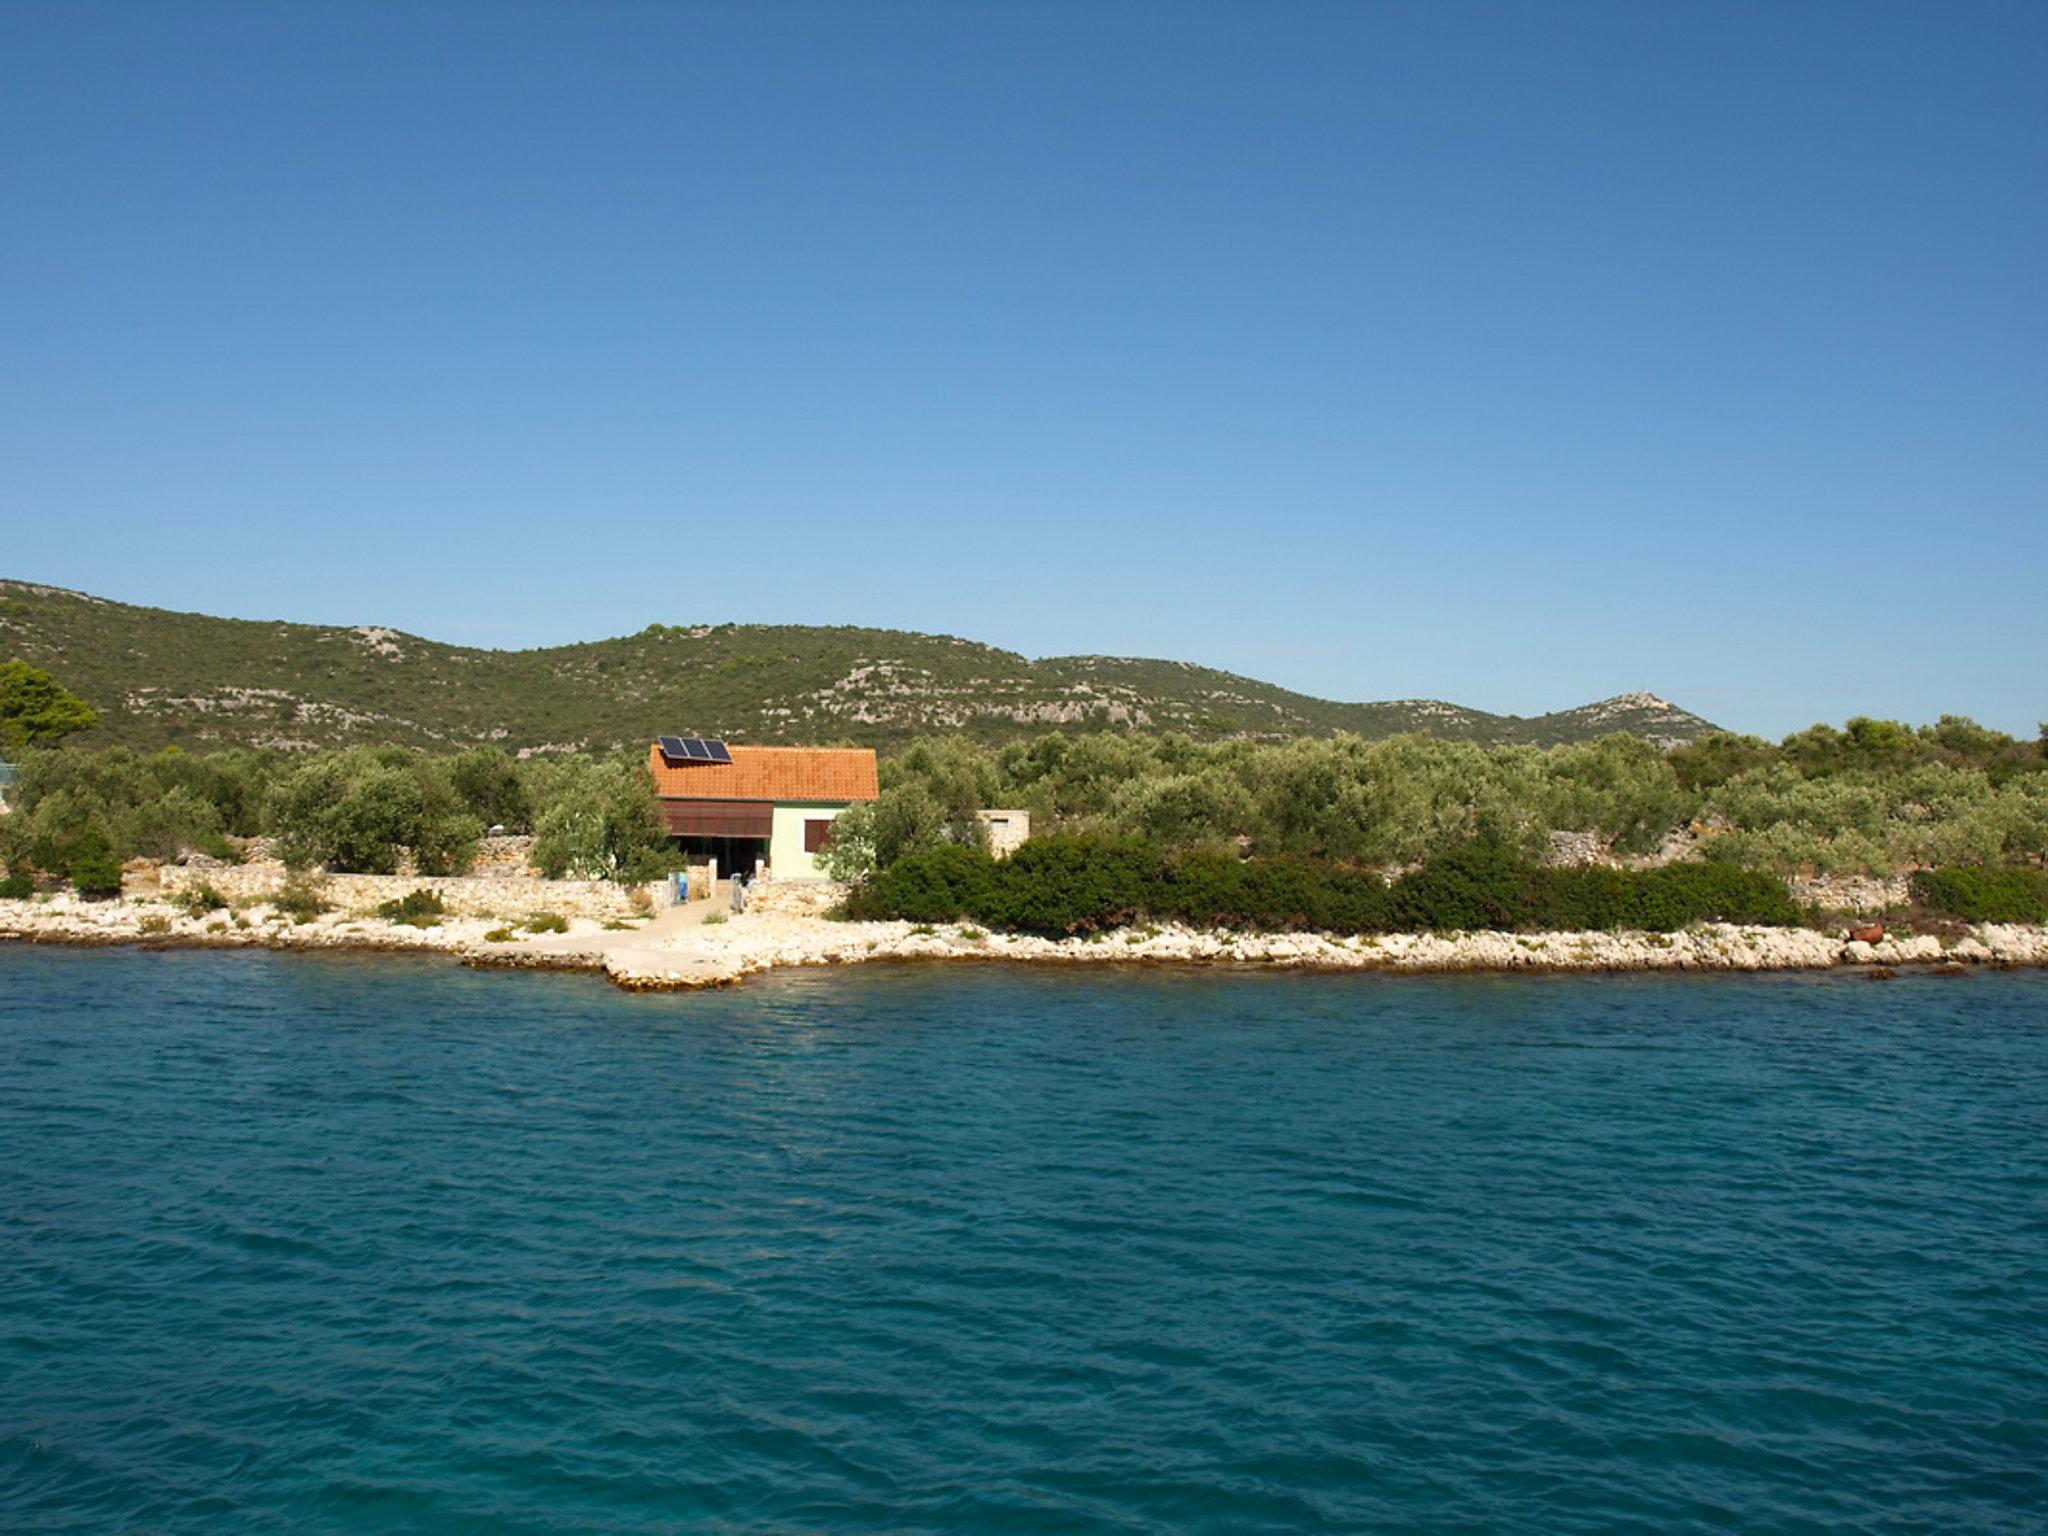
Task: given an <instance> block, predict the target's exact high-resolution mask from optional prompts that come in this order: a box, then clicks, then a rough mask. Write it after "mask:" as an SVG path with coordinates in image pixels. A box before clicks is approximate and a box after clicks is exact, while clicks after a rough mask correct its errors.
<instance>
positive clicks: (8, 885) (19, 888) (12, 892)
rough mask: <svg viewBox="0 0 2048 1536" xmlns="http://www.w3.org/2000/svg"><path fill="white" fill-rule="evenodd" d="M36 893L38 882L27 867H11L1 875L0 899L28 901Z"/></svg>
mask: <svg viewBox="0 0 2048 1536" xmlns="http://www.w3.org/2000/svg"><path fill="white" fill-rule="evenodd" d="M35 893H36V882H35V880H34V878H33V877H31V876H30V874H29V872H28V871H27V870H25V869H10V870H9V871H8V872H7V873H6V874H5V875H0V900H4V901H27V900H28V899H29V897H31V896H33V895H35Z"/></svg>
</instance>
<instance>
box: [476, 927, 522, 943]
mask: <svg viewBox="0 0 2048 1536" xmlns="http://www.w3.org/2000/svg"><path fill="white" fill-rule="evenodd" d="M518 937H519V935H518V934H516V933H514V932H513V931H512V930H511V929H510V928H493V929H491V930H490V932H488V933H486V934H485V935H484V942H485V943H486V944H510V943H511V942H512V941H513V940H514V939H516V938H518Z"/></svg>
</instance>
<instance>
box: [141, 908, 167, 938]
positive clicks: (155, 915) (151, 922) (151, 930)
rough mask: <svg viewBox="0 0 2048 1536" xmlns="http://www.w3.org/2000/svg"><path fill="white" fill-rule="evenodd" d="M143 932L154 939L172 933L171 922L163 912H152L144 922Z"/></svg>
mask: <svg viewBox="0 0 2048 1536" xmlns="http://www.w3.org/2000/svg"><path fill="white" fill-rule="evenodd" d="M142 931H143V932H144V933H145V934H148V935H150V936H152V937H154V936H155V935H157V934H160V933H169V932H170V931H171V920H170V919H169V918H168V917H165V916H164V915H163V913H161V912H152V913H150V914H149V916H147V917H145V918H144V919H143V920H142Z"/></svg>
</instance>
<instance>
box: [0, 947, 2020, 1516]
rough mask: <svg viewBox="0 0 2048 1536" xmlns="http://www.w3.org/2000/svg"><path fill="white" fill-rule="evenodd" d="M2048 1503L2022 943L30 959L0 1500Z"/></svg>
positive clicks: (147, 1512) (1596, 1510)
mask: <svg viewBox="0 0 2048 1536" xmlns="http://www.w3.org/2000/svg"><path fill="white" fill-rule="evenodd" d="M2044 1525H2048V979H2044V978H2043V977H2042V976H2040V975H2033V974H2009V975H1994V974H1986V975H1973V976H1969V977H1966V978H1962V979H1957V980H1943V979H1934V978H1914V977H1905V978H1901V979H1900V980H1898V981H1895V982H1891V983H1889V984H1883V985H1880V984H1876V983H1872V982H1868V981H1864V980H1860V979H1851V978H1837V977H1773V978H1758V979H1731V978H1720V979H1679V978H1645V979H1572V980H1561V979H1534V978H1517V979H1446V980H1386V979H1369V978H1314V977H1292V976H1269V977H1240V976H1223V975H1216V974H1195V973H1187V974H1183V973H1136V974H1100V973H1097V974H1088V975H1076V974H1070V973H1064V972H1053V971H1042V972H1041V971H1031V970H1025V969H1020V968H1001V967H995V966H989V967H974V968H953V969H940V968H931V967H927V968H918V967H904V968H879V967H874V968H865V969H859V970H850V971H839V972H820V973H809V974H796V975H786V976H781V977H775V978H770V979H768V980H766V981H763V982H758V983H755V984H751V985H749V986H747V987H745V988H742V989H738V990H734V991H730V992H724V993H717V994H704V995H697V996H668V997H632V996H627V995H625V994H621V993H618V992H616V991H613V990H612V989H610V988H609V987H607V986H605V985H603V984H602V983H599V982H595V981H591V980H588V979H584V978H573V977H540V976H532V975H509V974H494V973H484V972H471V971H464V970H461V969H458V968H455V967H452V966H449V965H446V964H444V963H440V962H436V961H411V960H396V959H390V958H375V959H345V958H328V957H292V956H276V957H273V956H266V955H247V954H233V955H222V954H207V953H198V952H188V953H170V954H148V953H142V952H136V951H79V950H38V949H29V948H25V947H21V946H0V1530H4V1531H8V1532H27V1531H36V1532H44V1531H49V1532H57V1531H96V1532H97V1531H153V1532H222V1531H277V1532H284V1531H293V1532H298V1531H312V1532H355V1531H377V1532H397V1531H473V1532H479V1533H481V1532H491V1533H517V1532H558V1531H591V1532H600V1531H602V1532H653V1531H662V1532H667V1531H705V1532H718V1533H731V1532H787V1531H843V1532H922V1531H935V1532H936V1531H945V1532H955V1531H961V1532H980V1531H995V1532H1008V1531H1017V1532H1041V1531H1043V1532H1090V1531H1104V1532H1109V1531H1117V1532H1140V1531H1158V1532H1232V1533H1236V1532H1262V1531H1275V1532H1278V1531H1289V1532H1292V1531H1352V1530H1357V1531H1366V1530H1375V1531H1377V1530H1387V1531H1428V1532H1453V1531H1457V1532H1466V1531H1473V1532H1477V1531H1485V1532H1545V1533H1554V1532H1581V1531H1584V1532H1592V1531H1600V1532H1610V1531H1645V1532H1648V1531H1657V1532H1687V1531H1701V1532H1704V1531H1737V1530H1740V1531H1745V1532H1757V1531H1772V1532H1777V1531H1788V1532H1789V1531H1812V1532H1822V1531H1826V1532H1842V1531H1871V1532H1909V1531H1910V1532H1919V1531H1926V1532H1944V1533H1948V1532H1960V1531H1973V1532H1981V1531H1993V1532H2022V1531H2025V1532H2037V1531H2040V1530H2042V1529H2043V1528H2044Z"/></svg>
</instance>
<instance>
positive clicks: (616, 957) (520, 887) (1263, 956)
mask: <svg viewBox="0 0 2048 1536" xmlns="http://www.w3.org/2000/svg"><path fill="white" fill-rule="evenodd" d="M217 881H218V882H223V883H226V884H228V885H230V886H232V887H233V888H234V889H235V890H236V891H237V892H238V894H237V895H235V896H234V897H232V898H231V897H229V896H228V895H226V894H225V892H224V891H222V890H221V889H220V888H219V885H218V884H216V883H215V882H217ZM124 883H125V886H126V894H124V896H122V897H121V898H119V899H108V900H88V899H85V898H83V897H80V896H78V895H77V894H76V893H75V892H71V891H59V892H54V893H47V894H39V895H37V896H34V897H30V898H27V899H0V939H15V940H24V941H28V942H33V943H61V944H144V945H154V946H197V947H209V948H262V949H274V950H309V951H319V950H327V951H338V950H384V951H404V952H412V953H430V954H444V955H448V956H451V957H453V958H456V959H460V960H462V961H465V962H467V963H469V964H473V965H482V966H499V967H509V968H522V969H536V970H565V971H587V972H591V973H595V974H599V975H603V976H605V977H607V978H609V979H610V980H612V981H613V982H615V983H617V984H618V985H620V986H623V987H628V988H632V989H636V990H662V989H687V988H695V987H707V986H722V985H726V984H729V983H732V982H736V981H739V980H741V979H743V978H745V977H747V976H751V975H756V974H758V973H761V972H764V971H769V970H774V969H777V968H781V967H790V966H824V965H846V964H856V963H861V962H868V961H878V960H952V961H1031V962H1039V963H1053V964H1083V965H1085V964H1097V965H1100V964H1126V965H1128V964H1211V965H1233V966H1241V967H1256V968H1262V969H1276V970H1323V971H1378V972H1387V973H1392V974H1408V973H1430V972H1446V971H1653V970H1655V971H1699V972H1715V971H1758V970H1779V969H1826V968H1833V967H1840V966H1850V967H1862V968H1865V969H1867V970H1869V971H1870V972H1872V973H1873V974H1882V973H1884V972H1885V971H1887V970H1889V969H1892V968H1897V967H1902V966H1930V967H1947V968H1951V969H1958V970H1960V969H1963V968H1966V967H1971V966H1980V965H2008V966H2009V965H2043V964H2048V925H2042V924H2039V923H2032V924H2014V923H1992V922H1975V923H1972V922H1966V921H1962V920H1959V919H1955V918H1941V917H1937V916H1933V915H1930V914H1928V913H1927V912H1925V911H1922V912H1920V913H1919V915H1918V916H1917V917H1915V918H1914V919H1912V920H1911V923H1912V924H1913V925H1917V926H1920V927H1924V928H1926V929H1927V930H1928V931H1914V930H1913V926H1906V927H1903V928H1894V927H1889V926H1887V927H1885V928H1884V931H1883V933H1882V936H1881V937H1880V936H1879V935H1878V934H1877V933H1876V932H1875V931H1874V930H1873V925H1871V924H1869V923H1867V922H1865V921H1862V920H1857V919H1851V920H1849V921H1848V923H1847V924H1846V925H1836V924H1828V925H1825V926H1807V925H1805V924H1803V923H1794V924H1780V925H1773V924H1767V923H1757V922H1747V923H1745V922H1720V921H1708V920H1699V921H1691V922H1688V923H1686V924H1684V925H1683V926H1680V927H1677V928H1675V929H1674V930H1673V931H1670V932H1656V931H1647V930H1627V929H1622V930H1611V929H1578V930H1553V931H1537V932H1523V931H1512V930H1498V931H1496V930H1475V931H1445V932H1432V931H1405V932H1348V933H1339V932H1332V931H1328V930H1315V929H1306V928H1304V929H1297V930H1294V931H1262V930H1257V929H1248V928H1244V927H1240V926H1232V925H1228V924H1218V923H1208V924H1200V923H1193V922H1189V921H1186V920H1171V919H1169V920H1164V921H1153V920H1151V919H1139V920H1133V921H1128V922H1126V921H1106V922H1105V923H1104V924H1103V925H1102V926H1094V927H1088V928H1087V929H1086V930H1085V931H1083V932H1077V933H1072V934H1059V933H1034V932H1027V931H1014V930H1013V931H996V930H991V929H988V928H985V927H983V926H981V925H979V924H977V923H975V922H973V921H946V922H914V921H911V920H909V919H906V918H895V917H878V918H868V919H856V918H847V917H845V916H843V915H842V914H843V913H844V911H845V909H846V904H847V900H848V896H849V892H848V890H847V888H845V887H843V886H839V885H834V884H815V883H807V884H803V885H786V886H780V887H778V886H775V885H773V884H770V885H767V886H764V887H762V888H761V890H760V894H759V897H758V900H757V902H756V904H755V906H754V907H753V908H752V909H751V910H749V911H747V912H745V913H741V914H730V913H728V912H727V911H726V910H725V909H724V908H723V907H722V906H720V905H718V904H715V903H713V902H709V901H698V902H694V903H691V904H688V905H685V906H679V907H668V908H662V907H658V906H657V905H656V904H655V898H654V896H653V894H652V893H651V892H650V891H648V890H646V889H644V888H638V887H617V886H609V887H607V886H605V885H602V884H599V883H592V882H572V881H549V880H541V879H534V878H525V877H519V876H516V875H511V874H507V875H505V876H503V877H501V878H493V877H489V876H473V877H469V878H466V879H460V878H458V879H441V880H430V881H425V882H422V881H420V880H419V879H418V878H417V877H411V876H361V877H355V878H353V879H351V880H347V881H342V880H339V879H331V880H328V881H324V882H323V881H319V880H309V879H307V878H304V877H295V876H294V875H292V874H291V873H290V872H288V871H287V870H286V869H285V868H284V867H283V866H282V865H278V864H259V865H253V866H245V867H241V868H238V869H236V870H235V871H234V872H233V877H232V878H230V877H229V876H228V875H227V874H226V873H225V872H222V871H214V870H207V869H204V868H201V869H190V868H186V867H181V866H170V867H167V868H163V869H160V870H156V871H148V870H138V871H131V872H130V873H129V875H128V876H127V877H126V879H125V882H124ZM337 898H339V899H337ZM1852 931H1853V932H1861V933H1862V934H1863V935H1864V937H1862V938H1855V937H1851V936H1850V934H1851V932H1852Z"/></svg>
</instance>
